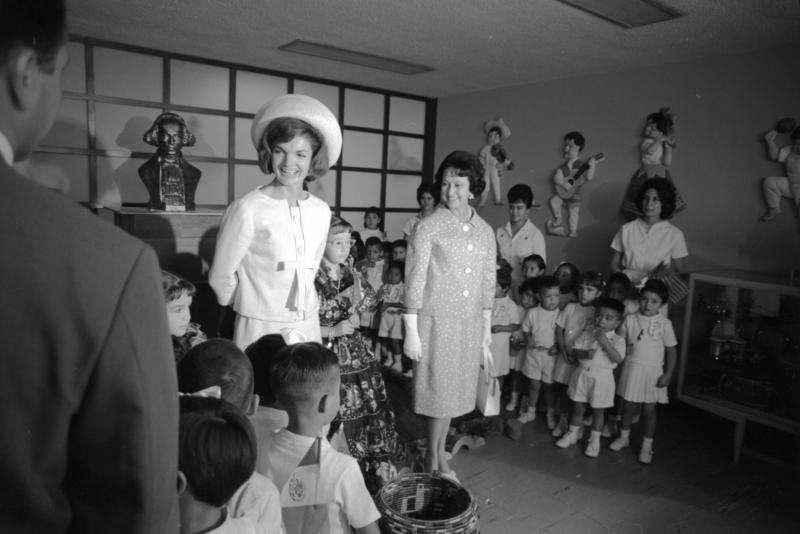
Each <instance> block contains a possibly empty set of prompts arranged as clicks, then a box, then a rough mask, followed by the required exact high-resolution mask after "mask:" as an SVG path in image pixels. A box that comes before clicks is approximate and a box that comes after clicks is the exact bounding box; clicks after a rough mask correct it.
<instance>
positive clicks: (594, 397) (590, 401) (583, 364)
mask: <svg viewBox="0 0 800 534" xmlns="http://www.w3.org/2000/svg"><path fill="white" fill-rule="evenodd" d="M595 310H596V312H595V319H594V321H593V324H591V325H587V327H586V329H585V330H584V331H583V332H582V333H581V335H580V336H579V337H578V339H577V341H576V342H575V345H574V347H573V349H572V354H573V357H574V358H576V359H577V360H578V361H579V363H578V368H577V369H576V370H575V372H574V373H572V377H571V378H570V380H569V388H568V390H567V394H568V395H569V398H570V400H571V401H572V413H571V414H570V420H569V430H568V431H567V432H566V433H565V434H564V435H563V436H561V438H560V439H559V440H558V441H556V446H557V447H560V448H562V449H566V448H567V447H570V446H572V445H574V444H575V443H577V442H578V440H579V439H580V437H581V430H582V425H583V414H584V412H585V411H586V406H587V405H588V406H589V407H590V408H591V410H592V433H591V435H590V437H589V442H588V443H587V445H586V450H585V451H584V453H585V454H586V456H589V457H590V458H597V456H598V455H599V454H600V436H601V435H602V432H603V424H604V423H605V420H604V416H605V410H606V408H611V407H612V406H613V405H614V368H615V367H616V366H617V365H618V364H620V363H622V361H623V359H624V358H625V339H624V338H623V337H622V336H620V335H618V334H617V333H616V329H617V328H618V327H619V325H620V323H621V322H622V315H623V313H625V306H624V305H623V304H622V303H621V302H620V301H618V300H614V299H609V298H605V297H601V298H599V299H597V300H596V301H595Z"/></svg>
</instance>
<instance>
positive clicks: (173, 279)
mask: <svg viewBox="0 0 800 534" xmlns="http://www.w3.org/2000/svg"><path fill="white" fill-rule="evenodd" d="M161 289H163V290H164V300H165V302H172V301H173V300H178V299H179V298H181V296H182V295H183V294H184V293H185V294H186V295H188V296H190V297H193V296H194V294H195V292H196V291H197V289H196V288H195V287H194V284H193V283H191V282H190V281H188V280H185V279H183V278H181V277H180V276H178V275H177V274H172V273H171V272H169V271H161Z"/></svg>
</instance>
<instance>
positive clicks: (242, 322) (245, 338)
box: [233, 312, 322, 350]
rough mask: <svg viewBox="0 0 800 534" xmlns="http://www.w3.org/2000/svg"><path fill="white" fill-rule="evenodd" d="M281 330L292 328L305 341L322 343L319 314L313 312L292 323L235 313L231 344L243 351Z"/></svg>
mask: <svg viewBox="0 0 800 534" xmlns="http://www.w3.org/2000/svg"><path fill="white" fill-rule="evenodd" d="M283 328H294V329H295V330H298V331H300V332H301V333H302V334H303V335H304V336H305V337H306V341H319V342H321V341H322V334H321V333H320V328H319V314H318V313H316V312H315V313H313V314H311V317H309V318H308V319H305V320H304V321H296V322H293V323H287V322H281V321H264V320H261V319H254V318H252V317H247V316H246V315H239V314H238V313H237V314H236V322H235V323H234V325H233V342H234V343H236V346H237V347H239V348H240V349H242V350H244V349H246V348H247V347H248V346H249V345H250V344H251V343H253V342H255V341H258V340H259V339H261V338H262V337H263V336H266V335H267V334H280V333H281V329H283Z"/></svg>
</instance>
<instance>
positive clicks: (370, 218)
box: [364, 206, 381, 230]
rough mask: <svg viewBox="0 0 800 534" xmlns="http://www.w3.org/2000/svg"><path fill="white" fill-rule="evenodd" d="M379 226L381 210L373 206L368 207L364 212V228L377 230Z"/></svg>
mask: <svg viewBox="0 0 800 534" xmlns="http://www.w3.org/2000/svg"><path fill="white" fill-rule="evenodd" d="M380 224H381V210H379V209H378V208H376V207H375V206H370V207H369V208H367V209H366V210H364V228H369V229H370V230H377V229H378V228H380Z"/></svg>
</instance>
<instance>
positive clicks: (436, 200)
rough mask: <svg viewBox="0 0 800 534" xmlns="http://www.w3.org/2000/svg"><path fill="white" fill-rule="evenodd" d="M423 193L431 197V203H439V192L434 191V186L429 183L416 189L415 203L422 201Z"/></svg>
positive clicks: (422, 184)
mask: <svg viewBox="0 0 800 534" xmlns="http://www.w3.org/2000/svg"><path fill="white" fill-rule="evenodd" d="M425 193H428V194H429V195H430V196H432V197H433V202H434V203H435V204H438V203H439V192H438V191H437V190H436V187H435V185H434V184H432V183H429V182H425V183H421V184H419V187H417V203H419V202H420V201H421V200H422V195H424V194H425Z"/></svg>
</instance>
